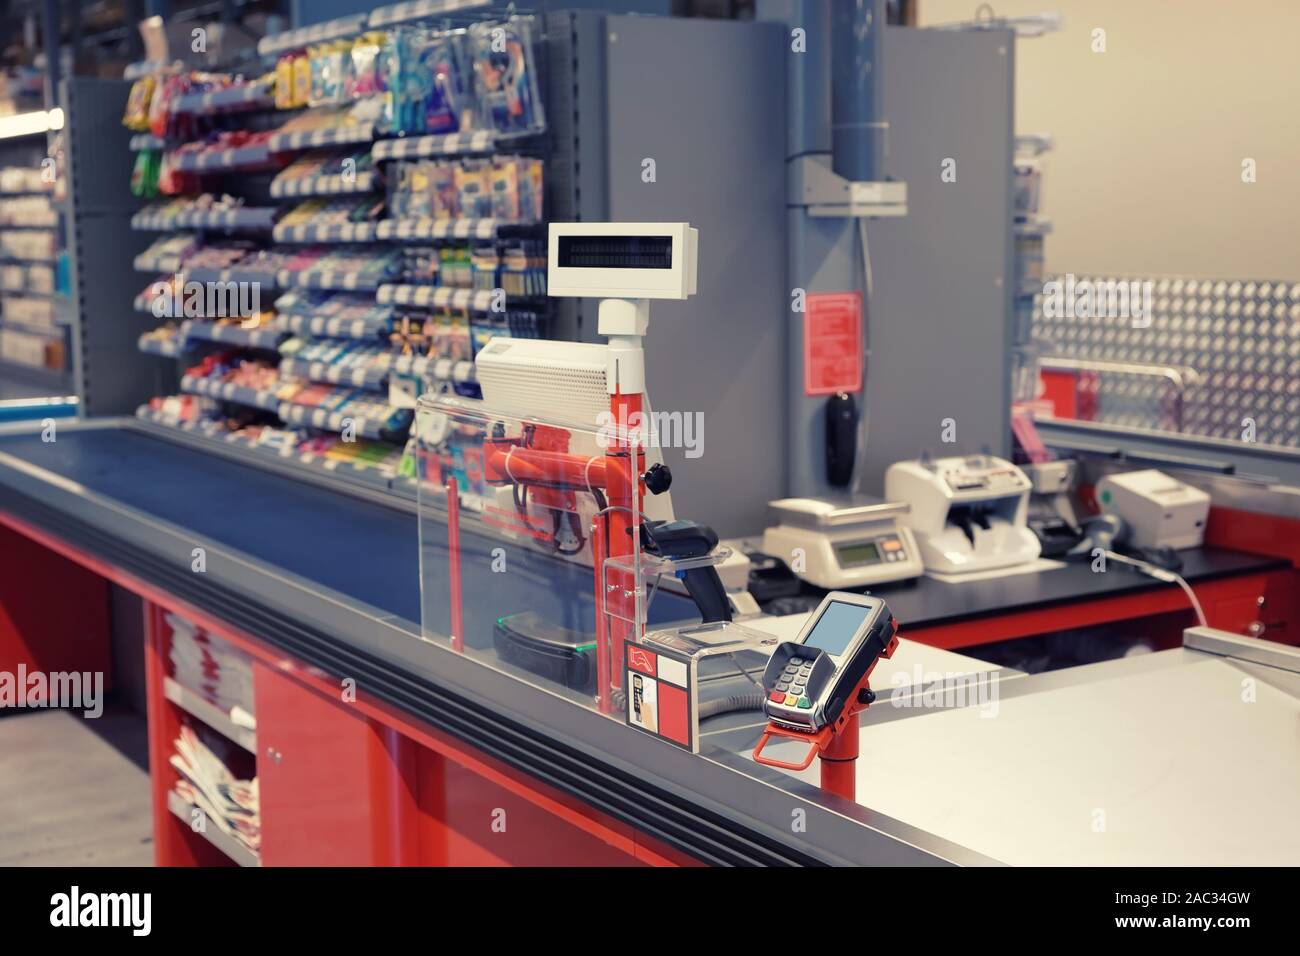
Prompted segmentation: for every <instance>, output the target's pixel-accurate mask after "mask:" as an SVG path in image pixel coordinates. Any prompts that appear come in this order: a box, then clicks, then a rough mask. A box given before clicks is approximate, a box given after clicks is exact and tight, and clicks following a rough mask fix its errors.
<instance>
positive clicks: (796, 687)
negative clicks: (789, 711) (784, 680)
mask: <svg viewBox="0 0 1300 956" xmlns="http://www.w3.org/2000/svg"><path fill="white" fill-rule="evenodd" d="M789 690H790V693H792V694H802V693H803V690H804V685H803V684H791V685H790V688H789Z"/></svg>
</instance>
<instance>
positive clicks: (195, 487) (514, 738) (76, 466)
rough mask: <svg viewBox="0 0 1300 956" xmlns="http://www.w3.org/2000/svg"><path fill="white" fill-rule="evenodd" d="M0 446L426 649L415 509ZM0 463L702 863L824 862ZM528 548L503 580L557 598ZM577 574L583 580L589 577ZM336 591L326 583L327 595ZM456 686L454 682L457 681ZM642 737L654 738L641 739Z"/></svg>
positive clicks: (242, 611)
mask: <svg viewBox="0 0 1300 956" xmlns="http://www.w3.org/2000/svg"><path fill="white" fill-rule="evenodd" d="M0 453H4V454H8V455H12V456H14V457H15V458H17V459H19V460H21V461H23V462H26V463H29V464H32V465H35V466H37V467H39V468H42V469H45V470H47V471H49V472H52V473H53V474H54V475H55V476H56V477H57V478H59V479H66V480H67V481H69V482H75V483H77V484H78V485H81V486H83V487H84V488H86V489H87V490H89V491H92V492H94V493H95V494H96V495H101V496H104V497H105V498H109V499H112V500H113V501H114V502H116V503H120V504H122V505H126V506H128V507H130V508H133V509H135V510H138V511H140V512H144V513H145V514H148V515H151V516H152V517H154V518H157V519H160V520H162V521H165V522H168V523H169V524H176V525H177V526H178V527H180V528H183V529H185V530H186V531H193V532H194V534H195V538H196V540H197V541H201V542H202V541H208V540H210V541H213V542H219V543H220V544H223V545H225V546H228V547H230V548H233V549H236V550H238V551H242V552H244V553H246V554H250V555H255V556H257V557H258V558H259V559H261V560H263V561H265V562H267V566H268V571H272V570H275V569H276V568H277V565H275V564H272V562H279V565H278V567H279V568H282V569H283V570H286V571H290V572H292V573H293V574H295V575H298V576H300V577H303V578H306V579H307V580H308V581H313V582H318V583H319V584H321V585H323V586H324V588H326V589H328V590H329V591H330V592H335V591H337V592H339V594H341V595H349V596H355V597H356V598H357V599H358V600H359V601H364V602H366V603H368V604H370V605H371V608H372V609H381V610H384V611H387V612H388V613H391V614H394V615H395V616H396V617H398V618H400V619H401V620H400V621H398V622H397V624H398V626H399V627H401V628H402V630H403V633H402V634H399V636H400V637H402V641H401V644H402V645H408V646H407V647H402V646H399V647H398V648H397V650H398V651H399V652H401V653H408V654H409V653H410V650H409V647H419V649H420V650H428V649H429V648H428V646H427V645H422V642H419V641H417V640H415V635H416V633H417V632H418V625H416V624H415V623H414V622H413V621H412V620H411V618H412V617H414V618H417V619H418V615H419V594H418V585H419V580H418V573H417V550H416V548H417V545H416V521H415V518H414V517H413V516H412V515H409V514H405V513H402V512H399V511H395V510H391V509H388V508H385V507H383V506H382V505H377V504H370V503H367V502H364V501H358V500H355V499H353V498H350V497H348V496H345V495H342V494H339V493H336V492H330V491H326V490H324V489H318V488H313V487H311V486H306V485H301V484H298V483H294V482H291V481H287V480H285V479H283V478H277V477H274V476H271V475H268V474H266V473H264V472H261V471H260V470H258V469H255V468H251V467H248V466H243V465H239V464H237V463H234V462H230V461H226V460H223V459H218V458H214V457H211V456H207V455H204V454H202V453H199V452H196V451H193V450H190V449H187V448H183V447H180V446H176V445H172V444H171V443H168V442H166V441H165V440H162V439H158V438H155V437H152V436H149V435H145V434H141V433H139V432H137V431H134V430H132V429H129V428H127V429H111V428H105V429H84V430H65V431H64V432H62V433H60V435H59V438H58V441H57V442H54V443H49V444H45V443H42V442H41V441H40V440H39V437H37V436H33V435H13V434H9V435H2V436H0ZM6 470H7V469H4V468H3V467H0V508H3V509H5V510H8V511H10V512H12V513H14V514H15V515H17V516H18V517H20V518H21V519H22V520H24V521H27V522H29V523H31V524H33V525H35V526H38V527H40V528H43V529H45V530H47V531H49V532H51V533H53V534H55V535H56V536H58V537H59V538H61V539H63V540H65V541H67V542H69V543H70V544H73V545H75V546H76V547H78V548H81V549H83V550H85V551H86V552H88V553H90V554H92V555H94V556H96V557H99V558H102V559H104V560H106V561H108V562H109V563H112V564H113V565H115V566H117V567H119V568H121V569H122V570H124V571H126V572H128V573H131V574H133V575H135V576H138V577H139V578H141V579H143V580H146V581H149V582H150V583H152V584H154V585H156V586H157V587H159V588H160V589H162V590H163V591H165V592H167V593H170V594H173V595H174V596H175V597H177V598H178V599H180V600H183V601H186V602H188V603H191V604H193V605H195V606H196V607H199V608H202V609H204V610H206V611H208V612H210V613H212V614H213V615H214V616H216V617H218V618H220V619H221V620H224V621H227V622H228V623H230V624H231V625H232V626H234V627H236V628H239V629H241V630H243V631H246V632H247V633H249V634H251V635H253V636H255V637H258V638H260V639H263V640H266V641H268V642H269V643H271V644H273V645H275V646H277V647H280V648H282V649H284V650H285V651H287V652H289V653H292V654H294V655H295V656H297V657H299V658H300V659H302V660H303V661H305V662H307V663H309V664H313V665H316V666H319V667H321V668H323V669H325V670H326V671H328V672H331V673H335V674H348V675H349V676H354V677H355V678H356V679H357V681H358V686H361V687H365V688H367V691H368V692H369V693H371V694H372V695H374V696H375V697H378V698H380V699H383V700H385V701H387V702H389V703H391V704H394V705H396V706H397V707H399V708H400V709H402V710H403V711H404V712H406V713H409V714H411V715H412V716H413V717H414V718H416V719H417V720H420V721H423V722H425V723H427V724H428V725H429V726H431V727H434V728H437V729H440V730H443V731H446V732H448V733H450V734H452V735H453V736H455V737H457V738H459V739H461V740H464V741H466V742H467V743H469V744H471V745H472V746H473V747H475V748H476V749H477V750H479V751H481V752H483V753H485V754H488V755H490V756H493V757H496V758H498V759H500V760H502V761H504V762H505V763H506V764H507V765H509V766H512V767H515V768H517V769H519V770H522V771H524V772H526V773H528V774H529V775H531V776H533V777H534V778H536V779H538V780H540V781H542V782H544V783H546V784H549V785H551V786H554V787H556V788H558V789H559V790H561V791H562V792H565V793H568V794H571V795H573V796H575V797H578V798H579V799H581V800H583V801H584V802H586V803H587V804H589V805H591V806H592V807H594V808H596V809H598V810H601V811H603V812H605V813H608V814H609V815H611V816H613V817H614V818H616V819H619V820H622V821H624V822H626V823H628V824H630V825H632V826H634V827H635V828H637V829H638V830H640V831H641V832H643V833H646V834H647V835H650V836H653V837H655V838H658V839H660V840H663V841H664V842H666V843H667V844H669V845H671V846H674V847H677V848H679V849H681V850H683V851H684V852H686V853H688V854H690V855H691V856H693V857H695V858H697V859H700V860H702V861H705V862H713V863H721V864H739V865H792V864H794V865H800V864H802V865H807V864H815V863H817V862H819V859H818V857H817V856H815V855H810V854H808V853H806V852H803V851H801V850H799V849H795V848H792V847H789V846H786V845H784V844H783V843H782V842H781V841H779V840H776V839H773V838H772V837H771V836H767V835H764V834H763V833H761V832H759V831H757V830H754V829H753V828H752V827H750V826H747V825H746V824H745V823H744V822H743V821H742V820H740V819H736V818H732V817H731V816H730V815H725V814H722V813H719V812H717V811H716V810H708V809H706V808H705V807H702V806H700V805H699V804H698V803H697V802H696V801H693V800H691V799H689V798H686V797H685V792H684V791H682V790H681V789H680V788H677V789H675V788H674V787H672V786H671V785H668V784H669V782H668V781H663V782H664V783H665V785H666V786H663V787H661V786H656V785H655V784H654V782H653V780H654V778H653V777H652V776H651V775H650V774H649V773H647V772H641V773H634V772H631V771H629V770H628V769H626V768H623V767H619V766H617V765H615V764H613V763H609V762H605V761H602V760H600V759H599V758H597V757H593V756H592V755H591V754H590V753H588V752H586V751H584V750H582V749H580V748H578V747H574V746H569V745H567V744H566V743H564V742H563V740H562V739H561V737H560V735H559V734H557V733H554V732H551V728H547V727H545V726H544V725H537V724H525V723H520V722H517V721H513V720H508V719H503V717H502V715H501V714H500V713H498V712H495V711H493V710H491V709H490V708H487V707H484V706H483V705H481V704H477V703H475V702H474V701H473V700H471V699H469V698H467V697H466V696H463V695H462V694H458V693H455V692H453V691H452V690H451V689H449V688H448V687H446V686H443V684H442V683H439V682H435V681H433V680H429V679H427V678H426V677H424V676H423V675H421V674H419V673H416V672H414V669H413V668H407V667H403V666H401V665H400V664H399V663H395V661H394V660H393V658H392V657H389V656H383V655H379V654H376V653H371V652H369V651H368V650H366V648H365V647H364V646H362V644H363V640H362V638H361V637H358V636H354V635H350V634H347V633H329V632H327V631H326V630H324V629H322V628H321V627H319V626H316V625H315V624H314V623H313V622H310V621H305V620H300V619H299V615H296V614H295V613H294V612H293V610H292V608H285V607H275V606H272V605H271V604H269V603H267V602H264V601H261V600H257V599H255V598H254V597H253V596H252V595H249V594H235V593H232V592H231V590H230V588H229V587H228V586H226V585H223V584H221V583H220V582H219V580H218V577H217V575H214V574H195V573H193V572H192V571H191V570H190V569H189V567H188V565H187V564H186V563H185V562H183V561H178V560H176V559H175V557H173V556H169V555H166V554H162V553H159V552H157V551H155V550H151V549H150V548H147V547H143V546H140V545H139V544H136V543H133V542H131V541H127V540H125V539H124V538H123V537H119V536H117V535H114V534H113V533H112V532H111V531H108V530H105V529H104V528H102V527H96V526H93V525H91V524H89V523H87V522H85V521H83V520H80V519H78V518H77V517H76V516H74V515H72V514H70V512H69V510H66V509H65V508H62V507H59V506H58V505H56V504H53V503H51V500H52V499H55V498H59V497H60V496H61V495H60V494H59V492H60V491H61V492H73V493H75V492H76V490H77V489H76V488H75V487H73V486H69V485H66V484H61V485H60V486H59V488H58V489H55V488H54V486H52V485H51V486H49V487H50V492H51V493H50V494H48V495H46V494H39V493H38V494H31V493H29V491H28V490H23V489H22V488H20V487H16V486H25V487H26V488H30V487H31V483H30V482H29V481H14V482H13V483H10V482H8V481H6V480H4V479H5V478H8V477H10V476H9V475H6V474H5V471H6ZM529 560H541V561H547V560H548V559H545V558H544V557H542V556H534V557H533V558H531V559H529V558H525V559H524V564H523V565H522V566H521V567H520V568H518V570H521V571H524V572H525V573H522V574H517V575H511V576H510V577H513V578H516V579H517V580H515V581H514V582H512V584H513V585H516V586H520V587H523V588H525V589H527V594H528V597H529V598H530V599H531V600H532V601H533V602H534V607H535V608H546V607H548V606H554V602H555V601H556V600H557V599H556V597H555V592H556V590H557V589H556V587H555V586H553V585H552V586H549V587H548V585H547V584H546V579H545V577H544V576H542V575H540V573H539V572H540V568H535V567H529V566H528V563H527V562H528V561H529ZM551 563H552V564H562V563H561V562H551ZM471 566H472V562H470V563H467V580H466V589H467V592H468V591H469V590H470V588H471V587H475V588H483V587H490V588H494V590H493V591H492V592H491V593H492V594H494V595H496V596H498V597H499V596H500V595H501V593H502V579H503V577H505V576H502V575H492V573H491V572H490V571H484V572H480V573H485V574H488V575H490V576H491V577H490V578H488V579H482V578H479V577H478V573H475V572H470V571H469V569H470V567H471ZM485 567H486V564H485ZM559 573H560V574H561V575H565V574H570V573H572V574H581V569H577V568H568V569H567V570H566V569H565V568H564V567H561V568H560V572H559ZM471 579H474V583H473V584H471ZM586 588H587V589H588V590H589V589H590V583H589V578H588V583H587V585H586ZM584 593H585V592H584ZM339 594H333V593H330V594H326V593H325V592H322V596H323V597H326V598H328V599H329V600H331V601H333V600H336V599H337V598H338V596H339ZM660 600H661V601H662V602H663V603H662V605H661V607H660V610H661V614H664V615H668V614H671V613H676V614H677V615H678V617H680V616H682V612H683V611H684V610H685V602H684V601H682V600H681V599H679V598H677V597H676V596H674V595H663V596H662V597H661V599H660ZM657 603H658V602H657ZM467 607H468V606H467ZM371 613H372V612H371V610H370V609H365V608H362V607H361V606H358V611H357V617H356V619H355V623H356V625H357V628H358V630H361V629H363V628H365V627H367V626H369V625H372V624H375V623H376V621H375V619H374V618H373V616H371ZM340 620H342V619H340ZM403 622H405V623H403ZM388 623H392V622H391V621H389V622H388ZM443 653H445V652H443ZM451 656H453V657H458V655H451ZM464 663H468V662H464ZM451 686H452V687H455V686H456V684H455V682H454V681H453V682H452V685H451ZM597 723H598V724H601V725H603V724H605V723H606V722H605V721H603V720H601V721H597ZM640 742H641V741H638V743H640ZM644 743H646V744H649V745H651V746H654V747H656V748H660V747H661V746H662V745H657V744H654V742H653V741H649V740H648V739H646V740H644Z"/></svg>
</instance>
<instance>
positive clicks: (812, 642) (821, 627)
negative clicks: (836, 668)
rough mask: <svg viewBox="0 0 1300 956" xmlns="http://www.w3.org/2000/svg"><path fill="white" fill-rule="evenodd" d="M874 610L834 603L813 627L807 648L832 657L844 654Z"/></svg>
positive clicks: (827, 607)
mask: <svg viewBox="0 0 1300 956" xmlns="http://www.w3.org/2000/svg"><path fill="white" fill-rule="evenodd" d="M871 612H872V608H871V607H869V606H864V605H861V604H845V603H844V602H843V601H832V602H831V603H830V604H828V605H826V610H825V611H823V612H822V616H821V617H820V618H818V619H817V623H816V624H814V625H813V629H812V633H811V634H809V635H808V640H806V641H804V646H805V647H815V648H817V649H818V650H822V651H825V652H826V653H827V654H830V655H831V656H832V657H838V656H839V655H841V654H843V653H844V649H845V648H847V647H848V646H849V642H850V641H851V640H853V635H854V634H856V633H857V632H858V629H859V628H861V627H862V624H863V622H864V621H866V619H867V618H868V617H870V615H871Z"/></svg>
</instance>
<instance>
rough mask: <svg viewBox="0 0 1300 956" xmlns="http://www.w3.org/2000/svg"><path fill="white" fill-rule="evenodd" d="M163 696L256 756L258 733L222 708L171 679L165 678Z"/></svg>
mask: <svg viewBox="0 0 1300 956" xmlns="http://www.w3.org/2000/svg"><path fill="white" fill-rule="evenodd" d="M163 696H164V697H166V698H167V699H168V700H170V701H171V702H172V703H173V704H175V705H176V706H177V707H179V708H180V709H181V710H183V711H185V712H186V713H187V714H189V715H190V716H191V717H197V718H198V719H199V720H201V721H202V722H203V723H205V724H207V725H208V726H209V727H211V728H212V729H213V730H215V731H216V732H217V733H219V734H221V736H223V737H225V738H226V739H227V740H231V741H233V742H235V743H237V744H239V746H241V747H243V748H244V749H245V750H247V751H248V752H249V753H251V754H253V755H254V756H256V754H257V731H255V730H251V729H249V728H248V727H243V726H240V725H239V724H237V723H235V721H234V720H233V719H232V718H231V716H230V715H229V714H228V713H226V712H225V711H223V710H222V709H221V708H220V707H218V706H216V705H215V704H212V703H209V702H208V701H206V700H204V699H203V698H202V697H200V696H199V695H198V694H196V693H194V691H192V690H190V689H189V688H188V687H184V686H182V685H181V684H178V683H177V682H176V681H175V680H173V679H172V678H170V677H164V678H163Z"/></svg>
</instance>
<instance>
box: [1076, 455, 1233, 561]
mask: <svg viewBox="0 0 1300 956" xmlns="http://www.w3.org/2000/svg"><path fill="white" fill-rule="evenodd" d="M1097 503H1098V504H1099V505H1100V506H1101V510H1102V511H1104V512H1105V513H1107V514H1113V515H1117V516H1118V517H1119V518H1121V519H1122V520H1123V522H1124V524H1125V525H1127V526H1128V542H1129V544H1131V545H1135V546H1136V547H1139V548H1174V549H1175V550H1179V549H1182V548H1195V547H1198V546H1199V545H1200V544H1201V542H1202V541H1203V540H1204V538H1205V521H1206V518H1207V517H1208V516H1209V513H1210V496H1209V495H1207V494H1206V493H1205V492H1204V491H1201V489H1199V488H1193V487H1192V486H1191V485H1188V484H1184V483H1183V482H1181V481H1179V480H1178V479H1176V478H1170V477H1169V476H1168V475H1166V474H1165V473H1164V472H1162V471H1156V470H1155V469H1154V468H1148V469H1147V470H1145V471H1130V472H1128V473H1127V474H1122V475H1107V476H1106V477H1105V478H1103V479H1101V481H1099V482H1097Z"/></svg>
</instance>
